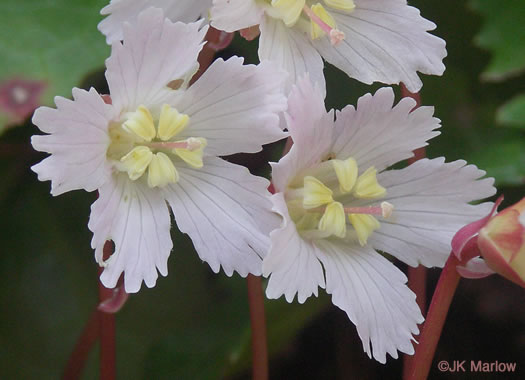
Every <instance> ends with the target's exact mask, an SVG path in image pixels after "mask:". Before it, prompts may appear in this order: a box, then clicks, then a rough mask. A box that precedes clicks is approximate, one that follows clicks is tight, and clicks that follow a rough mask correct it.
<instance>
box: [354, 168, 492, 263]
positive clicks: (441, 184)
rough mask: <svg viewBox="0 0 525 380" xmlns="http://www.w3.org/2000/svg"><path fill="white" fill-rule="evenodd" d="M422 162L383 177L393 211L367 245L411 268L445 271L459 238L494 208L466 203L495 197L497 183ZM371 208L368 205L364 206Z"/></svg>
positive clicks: (467, 171) (473, 170)
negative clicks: (464, 229) (457, 235)
mask: <svg viewBox="0 0 525 380" xmlns="http://www.w3.org/2000/svg"><path fill="white" fill-rule="evenodd" d="M444 161H445V160H444V159H443V158H436V159H433V160H428V159H423V160H419V161H417V162H416V163H414V164H412V165H410V166H409V167H407V168H404V169H401V170H389V171H386V172H383V173H380V174H379V175H378V181H379V182H380V183H381V184H382V185H383V186H384V187H386V189H387V195H386V197H384V198H382V199H381V200H382V201H387V202H390V203H391V204H393V205H394V211H393V213H392V216H391V217H390V218H388V219H385V220H380V222H381V227H380V228H379V229H378V230H376V231H374V233H373V234H372V236H371V237H370V239H369V241H368V243H369V244H370V245H372V246H373V247H374V248H376V249H379V250H382V251H385V252H388V253H390V254H392V255H394V256H395V257H397V258H398V259H400V260H401V261H403V262H405V263H407V264H408V265H411V266H417V265H418V264H419V263H421V264H423V265H425V266H427V267H433V266H439V267H442V266H443V265H444V263H445V261H446V259H447V257H448V255H449V253H450V250H451V246H450V244H451V240H452V237H453V236H454V234H455V233H456V232H457V231H458V230H459V229H460V228H461V227H463V226H465V225H466V224H468V223H470V222H473V221H475V220H477V219H480V218H481V217H483V216H485V215H487V213H488V212H489V211H490V208H491V205H492V204H491V203H482V204H480V205H476V206H473V205H469V204H468V203H467V202H471V201H475V200H480V199H484V198H486V197H489V196H491V195H494V193H495V192H496V189H495V188H494V186H493V183H494V179H493V178H485V179H480V178H481V177H483V176H484V175H485V172H484V171H482V170H479V169H478V168H476V166H474V165H466V162H465V161H454V162H451V163H445V162H444ZM363 204H366V202H363Z"/></svg>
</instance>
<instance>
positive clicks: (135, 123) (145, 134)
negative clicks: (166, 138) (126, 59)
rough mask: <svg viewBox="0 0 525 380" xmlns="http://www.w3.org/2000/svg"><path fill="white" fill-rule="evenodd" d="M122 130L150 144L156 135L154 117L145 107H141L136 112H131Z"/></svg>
mask: <svg viewBox="0 0 525 380" xmlns="http://www.w3.org/2000/svg"><path fill="white" fill-rule="evenodd" d="M122 128H124V129H125V130H126V131H128V132H129V133H134V134H135V135H137V136H139V137H140V138H142V139H143V140H145V141H148V142H149V141H151V140H152V139H153V138H154V137H155V134H156V132H155V124H154V123H153V117H152V116H151V113H150V112H149V110H148V109H147V108H146V107H144V106H139V107H138V108H137V110H136V111H135V112H131V113H130V114H129V116H128V120H126V122H124V123H123V124H122Z"/></svg>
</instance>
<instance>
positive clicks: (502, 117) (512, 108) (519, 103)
mask: <svg viewBox="0 0 525 380" xmlns="http://www.w3.org/2000/svg"><path fill="white" fill-rule="evenodd" d="M496 120H497V121H498V122H499V123H500V124H504V125H508V126H516V127H522V128H525V94H521V95H518V96H516V97H514V98H513V99H511V100H509V101H508V102H507V103H505V104H504V105H503V106H501V108H500V109H499V110H498V113H497V114H496Z"/></svg>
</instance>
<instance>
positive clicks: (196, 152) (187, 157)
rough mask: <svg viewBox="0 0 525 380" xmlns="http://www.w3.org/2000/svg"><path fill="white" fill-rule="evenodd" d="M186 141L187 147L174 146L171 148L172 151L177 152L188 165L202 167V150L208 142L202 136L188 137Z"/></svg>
mask: <svg viewBox="0 0 525 380" xmlns="http://www.w3.org/2000/svg"><path fill="white" fill-rule="evenodd" d="M186 143H187V144H188V148H184V149H183V148H176V149H173V153H175V154H177V155H178V156H179V157H180V158H181V159H182V160H184V162H186V163H187V164H188V165H190V166H193V167H194V168H197V169H199V168H202V166H203V162H202V157H203V152H204V148H205V147H206V145H207V144H208V142H207V141H206V139H205V138H203V137H190V138H189V139H187V140H186Z"/></svg>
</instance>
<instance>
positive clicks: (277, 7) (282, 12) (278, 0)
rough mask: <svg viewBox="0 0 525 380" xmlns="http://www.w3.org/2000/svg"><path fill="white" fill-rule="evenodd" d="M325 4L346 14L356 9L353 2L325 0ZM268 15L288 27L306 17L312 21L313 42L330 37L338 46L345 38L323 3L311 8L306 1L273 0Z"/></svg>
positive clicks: (311, 33) (348, 0)
mask: <svg viewBox="0 0 525 380" xmlns="http://www.w3.org/2000/svg"><path fill="white" fill-rule="evenodd" d="M324 3H325V4H326V5H327V6H328V7H329V8H333V9H337V10H341V11H346V12H350V11H352V10H353V9H354V8H355V4H354V2H353V0H324ZM266 13H267V14H268V15H269V16H270V17H273V18H278V19H281V20H282V21H283V22H284V24H285V25H286V26H288V27H292V26H295V25H296V24H297V23H298V22H299V21H300V19H301V16H302V15H305V16H306V18H307V19H308V20H310V37H311V38H312V40H316V39H319V38H321V37H324V36H328V37H329V38H330V42H331V43H332V45H337V44H339V43H340V42H341V41H342V40H344V38H345V35H344V33H343V32H342V31H340V30H338V29H337V27H336V23H335V20H334V18H333V17H332V15H331V14H330V13H329V12H328V11H327V10H326V9H325V7H323V5H322V4H321V3H316V4H313V5H312V6H311V7H309V6H308V4H306V0H271V1H270V6H268V8H267V9H266Z"/></svg>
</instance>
